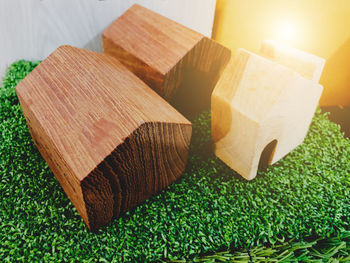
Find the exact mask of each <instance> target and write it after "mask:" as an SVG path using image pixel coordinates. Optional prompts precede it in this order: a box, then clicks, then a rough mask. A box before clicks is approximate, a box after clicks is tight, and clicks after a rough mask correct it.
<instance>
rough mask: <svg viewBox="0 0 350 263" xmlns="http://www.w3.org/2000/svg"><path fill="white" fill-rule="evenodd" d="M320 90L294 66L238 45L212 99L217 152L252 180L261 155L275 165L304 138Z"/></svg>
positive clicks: (233, 167)
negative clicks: (264, 56) (293, 67)
mask: <svg viewBox="0 0 350 263" xmlns="http://www.w3.org/2000/svg"><path fill="white" fill-rule="evenodd" d="M321 93H322V86H321V85H319V84H317V83H315V82H314V81H312V80H308V79H305V78H304V77H302V76H301V75H300V74H298V73H297V72H295V71H293V70H291V69H290V68H287V67H285V66H282V65H280V64H278V63H276V62H273V61H270V60H268V59H266V58H263V57H261V56H258V55H256V54H253V53H250V52H248V51H246V50H244V49H239V50H238V51H237V53H236V54H235V56H234V57H233V59H232V60H231V61H230V62H229V64H228V66H227V67H226V69H225V70H224V72H223V74H222V76H221V77H220V80H219V81H218V83H217V85H216V87H215V89H214V91H213V94H212V98H211V100H212V137H213V140H214V142H215V154H216V155H217V156H218V157H219V158H220V159H221V160H222V161H224V162H225V163H226V164H227V165H228V166H230V167H231V168H232V169H234V170H235V171H237V172H238V173H239V174H241V175H242V176H243V177H244V178H246V179H247V180H251V179H253V178H254V177H255V176H256V173H257V170H258V168H259V166H260V167H262V166H266V165H264V164H262V163H261V159H265V161H266V162H267V163H268V164H273V163H275V162H277V161H278V160H280V159H281V158H282V157H284V156H285V155H286V154H288V153H289V152H290V151H292V150H293V149H294V148H295V147H297V146H298V145H299V144H300V143H302V142H303V140H304V138H305V136H306V134H307V131H308V128H309V125H310V123H311V120H312V117H313V115H314V112H315V110H316V107H317V104H318V101H319V98H320V96H321ZM263 153H267V154H268V156H267V158H265V157H266V156H262V154H263ZM261 157H262V158H261Z"/></svg>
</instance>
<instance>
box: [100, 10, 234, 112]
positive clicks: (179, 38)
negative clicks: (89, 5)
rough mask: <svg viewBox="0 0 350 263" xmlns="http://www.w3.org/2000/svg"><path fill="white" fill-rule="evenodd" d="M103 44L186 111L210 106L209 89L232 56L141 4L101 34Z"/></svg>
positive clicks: (196, 110)
mask: <svg viewBox="0 0 350 263" xmlns="http://www.w3.org/2000/svg"><path fill="white" fill-rule="evenodd" d="M102 40H103V50H104V52H105V53H107V54H109V55H112V56H114V57H116V58H118V60H120V61H121V62H122V63H123V64H124V65H125V66H126V67H127V68H128V69H129V70H131V71H132V72H134V73H135V74H136V75H137V76H138V77H139V78H141V79H142V80H143V81H145V83H147V84H148V85H149V86H150V87H151V88H153V89H154V90H155V91H156V92H157V93H158V94H159V95H161V96H162V97H163V98H165V99H166V100H167V101H169V102H170V103H171V104H172V105H173V106H174V107H175V108H177V109H178V110H179V111H180V112H181V113H183V114H184V115H185V116H187V117H192V116H195V115H196V114H198V113H199V112H200V111H202V110H203V109H205V108H209V107H210V95H211V92H212V90H213V88H214V86H215V83H216V82H217V80H218V77H219V75H220V72H221V71H222V70H223V68H224V67H225V65H226V64H227V62H228V60H229V58H230V55H231V53H230V51H229V50H228V49H227V48H225V47H223V46H221V45H220V44H218V43H216V42H215V41H213V40H211V39H209V38H207V37H205V36H203V35H202V34H200V33H197V32H195V31H193V30H191V29H189V28H187V27H185V26H182V25H180V24H178V23H176V22H175V21H172V20H170V19H167V18H165V17H163V16H161V15H159V14H157V13H155V12H152V11H151V10H149V9H146V8H144V7H142V6H140V5H133V6H132V7H131V8H129V9H128V10H127V11H126V12H125V13H124V14H123V15H121V16H120V17H119V18H118V19H117V20H116V21H114V22H113V23H112V24H111V25H110V26H109V27H108V28H107V29H106V30H105V31H104V32H103V34H102Z"/></svg>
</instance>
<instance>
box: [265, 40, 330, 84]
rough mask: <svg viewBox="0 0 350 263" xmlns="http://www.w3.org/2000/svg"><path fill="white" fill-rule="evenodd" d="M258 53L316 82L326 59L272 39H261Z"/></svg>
mask: <svg viewBox="0 0 350 263" xmlns="http://www.w3.org/2000/svg"><path fill="white" fill-rule="evenodd" d="M260 54H261V55H263V56H265V57H267V58H269V59H270V60H273V61H275V62H278V63H280V64H282V65H284V66H286V67H289V68H290V69H292V70H294V71H296V72H298V73H299V74H300V75H301V76H303V77H304V78H307V79H311V80H313V81H315V82H316V83H318V82H319V81H320V78H321V74H322V71H323V68H324V64H325V63H326V60H325V59H324V58H320V57H318V56H315V55H312V54H309V53H307V52H304V51H302V50H299V49H296V48H293V47H289V46H287V45H284V44H281V43H278V42H276V41H273V40H265V41H263V43H262V45H261V49H260Z"/></svg>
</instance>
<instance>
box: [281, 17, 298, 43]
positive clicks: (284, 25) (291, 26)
mask: <svg viewBox="0 0 350 263" xmlns="http://www.w3.org/2000/svg"><path fill="white" fill-rule="evenodd" d="M296 38H297V27H296V25H295V23H292V22H291V21H283V22H281V23H279V24H278V25H277V32H276V40H278V41H281V42H284V43H286V44H291V43H295V41H296Z"/></svg>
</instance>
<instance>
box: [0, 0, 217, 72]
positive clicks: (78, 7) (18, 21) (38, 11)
mask: <svg viewBox="0 0 350 263" xmlns="http://www.w3.org/2000/svg"><path fill="white" fill-rule="evenodd" d="M134 3H138V4H140V5H143V6H145V7H147V8H149V9H151V10H153V11H155V12H158V13H160V14H162V15H164V16H166V17H168V18H170V19H173V20H175V21H177V22H179V23H181V24H183V25H185V26H187V27H189V28H191V29H193V30H195V31H198V32H200V33H202V34H204V35H205V36H208V37H211V31H212V26H213V20H214V12H215V4H216V0H1V1H0V36H1V38H0V79H1V77H2V76H3V74H4V72H5V69H6V67H7V66H9V65H10V64H11V63H13V62H14V61H16V60H18V59H27V60H38V59H44V58H46V57H47V56H48V55H49V54H50V53H51V52H52V51H54V50H55V49H56V48H57V47H58V46H60V45H64V44H69V45H72V46H76V47H83V48H87V49H90V50H94V51H101V50H102V49H101V33H102V31H103V30H104V29H105V28H106V27H107V26H108V25H109V24H110V23H111V22H112V21H114V20H115V19H116V18H117V17H119V16H120V15H121V14H122V13H123V12H124V11H126V9H128V8H129V7H130V6H131V5H133V4H134Z"/></svg>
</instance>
